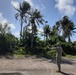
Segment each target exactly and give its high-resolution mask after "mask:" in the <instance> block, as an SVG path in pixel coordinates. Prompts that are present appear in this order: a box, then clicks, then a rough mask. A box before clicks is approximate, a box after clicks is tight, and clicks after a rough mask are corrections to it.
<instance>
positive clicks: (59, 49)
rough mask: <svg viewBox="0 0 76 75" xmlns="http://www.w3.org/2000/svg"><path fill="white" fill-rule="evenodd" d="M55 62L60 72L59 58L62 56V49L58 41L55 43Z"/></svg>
mask: <svg viewBox="0 0 76 75" xmlns="http://www.w3.org/2000/svg"><path fill="white" fill-rule="evenodd" d="M56 52H57V53H56V62H57V66H58V71H57V72H61V58H62V52H63V49H62V47H61V45H60V43H57V45H56Z"/></svg>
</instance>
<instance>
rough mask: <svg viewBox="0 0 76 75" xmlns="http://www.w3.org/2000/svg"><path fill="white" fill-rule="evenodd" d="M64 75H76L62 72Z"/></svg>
mask: <svg viewBox="0 0 76 75" xmlns="http://www.w3.org/2000/svg"><path fill="white" fill-rule="evenodd" d="M60 73H61V74H62V75H74V74H72V73H65V72H60Z"/></svg>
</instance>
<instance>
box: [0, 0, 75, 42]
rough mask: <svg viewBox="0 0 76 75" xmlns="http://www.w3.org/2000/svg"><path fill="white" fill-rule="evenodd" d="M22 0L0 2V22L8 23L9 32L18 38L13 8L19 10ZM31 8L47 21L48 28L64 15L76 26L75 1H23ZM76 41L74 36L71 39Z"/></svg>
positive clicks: (17, 23) (17, 27)
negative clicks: (38, 11) (37, 10)
mask: <svg viewBox="0 0 76 75" xmlns="http://www.w3.org/2000/svg"><path fill="white" fill-rule="evenodd" d="M23 1H24V0H0V20H1V21H2V23H5V22H7V21H8V22H10V23H11V24H9V26H10V27H11V32H12V33H13V34H14V35H15V36H17V37H19V32H20V25H19V21H17V20H16V19H15V17H14V15H15V13H16V11H15V10H14V8H13V6H15V7H17V8H19V3H20V2H23ZM25 1H27V2H28V3H29V4H30V5H31V7H32V8H34V9H35V8H37V9H39V10H40V11H41V13H42V14H43V16H44V19H45V20H47V21H48V24H49V25H50V26H53V25H55V22H56V21H58V20H60V19H61V18H62V17H63V16H64V15H67V16H69V18H70V19H71V20H72V21H73V22H74V23H75V24H76V0H25ZM71 39H72V41H74V40H75V41H76V34H75V35H74V36H73V37H72V38H71Z"/></svg>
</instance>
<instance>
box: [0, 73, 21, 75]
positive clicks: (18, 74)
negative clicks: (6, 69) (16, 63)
mask: <svg viewBox="0 0 76 75" xmlns="http://www.w3.org/2000/svg"><path fill="white" fill-rule="evenodd" d="M0 75H22V74H21V73H0Z"/></svg>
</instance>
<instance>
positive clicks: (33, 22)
mask: <svg viewBox="0 0 76 75" xmlns="http://www.w3.org/2000/svg"><path fill="white" fill-rule="evenodd" d="M42 17H43V16H42V15H41V13H40V11H38V10H37V9H35V10H34V11H33V10H31V12H30V18H29V24H28V25H29V26H31V30H32V39H31V47H32V46H33V38H34V36H35V35H36V34H37V26H39V24H43V21H44V19H43V18H42Z"/></svg>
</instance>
